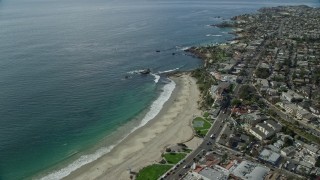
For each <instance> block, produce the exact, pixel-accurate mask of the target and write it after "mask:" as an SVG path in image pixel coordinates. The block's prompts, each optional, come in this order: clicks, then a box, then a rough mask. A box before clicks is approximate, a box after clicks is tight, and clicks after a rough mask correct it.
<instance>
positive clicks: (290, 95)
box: [282, 90, 303, 102]
mask: <svg viewBox="0 0 320 180" xmlns="http://www.w3.org/2000/svg"><path fill="white" fill-rule="evenodd" d="M282 98H284V99H285V100H287V101H289V102H295V101H302V100H303V96H301V95H299V94H297V93H296V92H294V91H292V90H288V91H287V92H282Z"/></svg>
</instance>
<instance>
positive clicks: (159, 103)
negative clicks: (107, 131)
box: [41, 80, 176, 180]
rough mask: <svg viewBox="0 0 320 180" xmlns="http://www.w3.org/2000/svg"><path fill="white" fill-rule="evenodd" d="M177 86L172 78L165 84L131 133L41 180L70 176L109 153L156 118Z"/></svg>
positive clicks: (53, 179)
mask: <svg viewBox="0 0 320 180" xmlns="http://www.w3.org/2000/svg"><path fill="white" fill-rule="evenodd" d="M175 87H176V83H175V82H174V81H172V80H170V83H168V84H166V85H164V87H163V91H162V92H161V94H160V96H159V97H158V98H157V99H156V100H155V101H154V102H153V103H152V104H151V106H150V109H149V111H148V112H147V113H146V115H145V116H144V117H143V119H142V120H141V122H140V124H139V125H138V126H136V127H135V128H133V129H132V130H131V131H130V133H128V134H127V135H126V136H125V137H123V138H122V139H120V140H119V141H117V142H116V143H115V144H113V145H110V146H108V147H102V148H100V149H98V150H97V151H96V152H95V153H93V154H87V155H82V156H81V157H80V158H78V159H77V160H75V161H73V162H72V163H70V164H69V165H67V166H66V167H64V168H62V169H60V170H57V171H54V172H52V173H50V174H48V175H46V176H44V177H42V178H41V180H56V179H62V178H64V177H66V176H68V175H69V174H71V173H72V172H73V171H75V170H77V169H79V168H80V167H82V166H84V165H86V164H88V163H91V162H93V161H95V160H97V159H98V158H100V157H101V156H103V155H105V154H107V153H109V152H110V151H111V150H112V149H113V148H114V147H115V146H117V145H118V144H119V143H120V142H121V141H123V140H124V139H125V138H126V137H128V136H129V135H130V134H131V133H133V132H134V131H136V130H137V129H139V128H141V127H143V126H144V125H146V124H147V123H148V122H149V121H150V120H152V119H153V118H155V117H156V116H157V115H158V114H159V112H160V111H161V109H162V108H163V106H164V104H165V102H167V101H168V100H169V98H170V96H171V94H172V92H173V90H174V89H175Z"/></svg>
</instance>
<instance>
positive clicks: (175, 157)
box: [163, 153, 186, 164]
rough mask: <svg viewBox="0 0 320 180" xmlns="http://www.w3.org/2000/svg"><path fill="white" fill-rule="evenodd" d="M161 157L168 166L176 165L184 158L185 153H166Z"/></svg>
mask: <svg viewBox="0 0 320 180" xmlns="http://www.w3.org/2000/svg"><path fill="white" fill-rule="evenodd" d="M163 157H164V158H165V159H166V161H167V162H168V163H169V164H177V163H178V162H179V161H181V160H182V159H183V158H184V157H186V154H185V153H166V154H164V155H163Z"/></svg>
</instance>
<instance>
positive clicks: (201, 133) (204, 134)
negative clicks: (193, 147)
mask: <svg viewBox="0 0 320 180" xmlns="http://www.w3.org/2000/svg"><path fill="white" fill-rule="evenodd" d="M208 131H209V129H204V130H201V131H200V133H199V135H200V136H206V135H207V133H208Z"/></svg>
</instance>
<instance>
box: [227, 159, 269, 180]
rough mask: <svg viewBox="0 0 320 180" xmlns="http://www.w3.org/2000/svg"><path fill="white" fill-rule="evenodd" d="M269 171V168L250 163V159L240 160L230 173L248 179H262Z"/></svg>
mask: <svg viewBox="0 0 320 180" xmlns="http://www.w3.org/2000/svg"><path fill="white" fill-rule="evenodd" d="M269 171H270V169H269V168H267V167H263V166H261V165H258V164H255V163H252V162H250V161H242V162H241V163H240V164H239V165H238V166H237V167H236V168H235V169H234V170H233V171H232V174H233V175H235V176H237V177H239V178H241V179H248V180H263V179H264V178H265V176H266V175H267V174H268V172H269Z"/></svg>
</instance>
